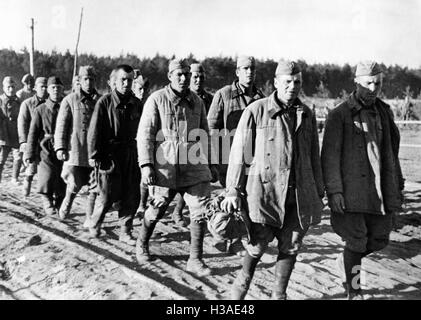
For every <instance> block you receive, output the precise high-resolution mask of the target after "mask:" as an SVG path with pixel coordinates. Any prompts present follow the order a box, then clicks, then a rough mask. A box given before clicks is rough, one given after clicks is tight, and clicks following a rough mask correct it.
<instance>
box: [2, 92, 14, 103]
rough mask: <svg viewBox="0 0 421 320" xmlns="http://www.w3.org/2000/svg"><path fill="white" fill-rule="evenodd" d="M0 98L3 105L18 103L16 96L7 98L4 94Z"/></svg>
mask: <svg viewBox="0 0 421 320" xmlns="http://www.w3.org/2000/svg"><path fill="white" fill-rule="evenodd" d="M0 97H1V99H2V100H3V102H4V104H7V103H9V102H14V101H16V102H19V99H18V97H17V96H16V95H14V96H11V97H8V96H6V94H5V93H3V94H2V95H1V96H0Z"/></svg>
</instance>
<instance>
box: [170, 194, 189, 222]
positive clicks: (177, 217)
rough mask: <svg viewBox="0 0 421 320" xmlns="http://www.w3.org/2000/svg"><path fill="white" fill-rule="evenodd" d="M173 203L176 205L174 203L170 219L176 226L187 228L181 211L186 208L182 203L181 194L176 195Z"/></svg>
mask: <svg viewBox="0 0 421 320" xmlns="http://www.w3.org/2000/svg"><path fill="white" fill-rule="evenodd" d="M175 201H176V203H175V208H174V211H173V213H172V219H173V221H174V222H175V224H176V225H177V226H179V227H187V224H186V222H185V221H184V217H183V209H184V207H185V206H186V202H185V201H184V198H183V196H182V195H181V194H177V197H176V199H175Z"/></svg>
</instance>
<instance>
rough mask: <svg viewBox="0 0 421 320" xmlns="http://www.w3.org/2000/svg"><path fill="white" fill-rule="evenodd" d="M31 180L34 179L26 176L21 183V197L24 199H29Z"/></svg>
mask: <svg viewBox="0 0 421 320" xmlns="http://www.w3.org/2000/svg"><path fill="white" fill-rule="evenodd" d="M33 179H34V177H33V176H28V177H26V178H25V180H24V181H23V195H24V196H25V197H29V195H30V194H31V185H32V180H33Z"/></svg>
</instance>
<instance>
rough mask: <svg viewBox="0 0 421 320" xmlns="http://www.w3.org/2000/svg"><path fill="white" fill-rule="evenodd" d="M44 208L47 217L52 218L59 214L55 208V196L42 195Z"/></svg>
mask: <svg viewBox="0 0 421 320" xmlns="http://www.w3.org/2000/svg"><path fill="white" fill-rule="evenodd" d="M41 199H42V206H43V208H44V212H45V214H46V215H47V216H52V215H54V214H56V213H57V209H56V208H55V207H54V200H53V196H52V195H50V194H41Z"/></svg>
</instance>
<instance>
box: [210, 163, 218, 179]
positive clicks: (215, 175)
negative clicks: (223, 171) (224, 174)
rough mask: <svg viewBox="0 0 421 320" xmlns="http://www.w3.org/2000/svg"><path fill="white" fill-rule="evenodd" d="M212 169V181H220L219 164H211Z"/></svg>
mask: <svg viewBox="0 0 421 320" xmlns="http://www.w3.org/2000/svg"><path fill="white" fill-rule="evenodd" d="M210 171H211V174H212V180H211V182H212V183H214V182H216V181H218V180H219V171H218V168H217V166H215V165H211V166H210Z"/></svg>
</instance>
